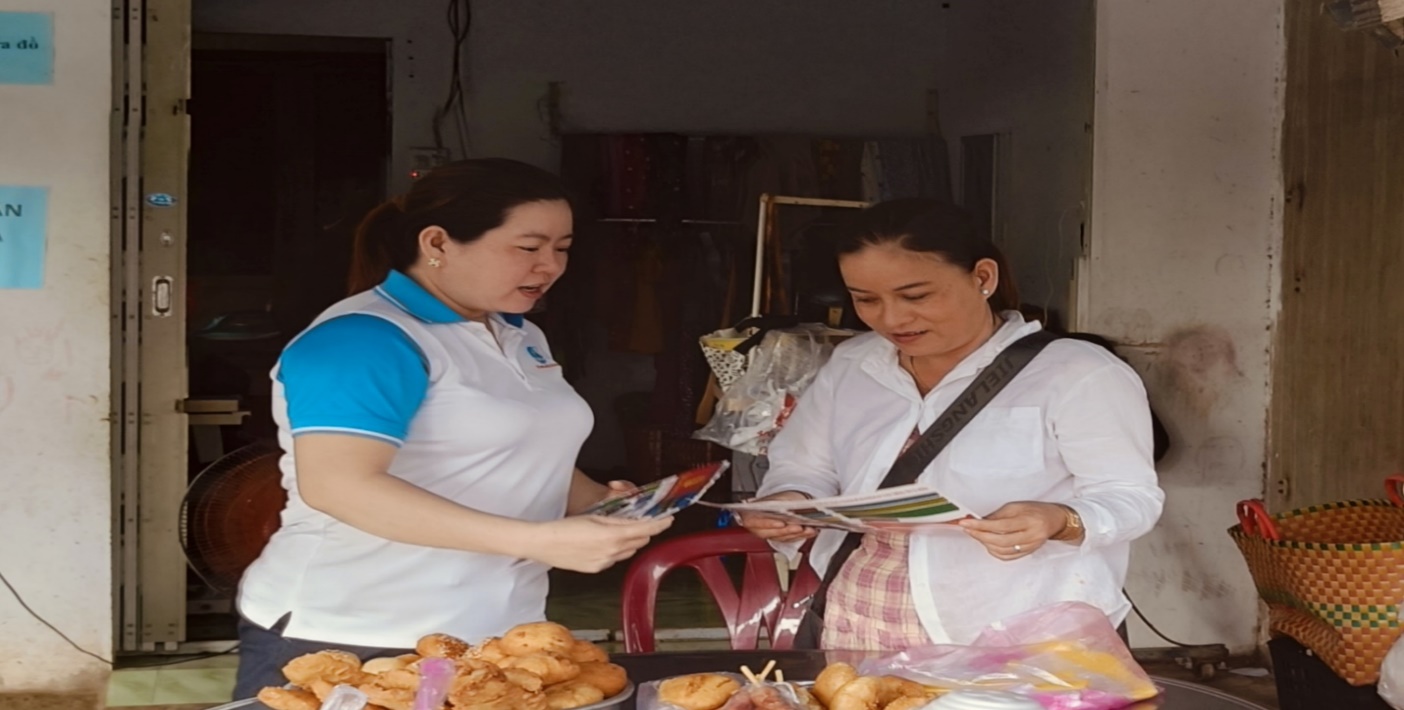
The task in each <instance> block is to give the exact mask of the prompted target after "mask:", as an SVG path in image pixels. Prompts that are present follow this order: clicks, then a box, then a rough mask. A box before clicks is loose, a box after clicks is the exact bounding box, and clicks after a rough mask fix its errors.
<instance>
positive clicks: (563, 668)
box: [498, 653, 580, 685]
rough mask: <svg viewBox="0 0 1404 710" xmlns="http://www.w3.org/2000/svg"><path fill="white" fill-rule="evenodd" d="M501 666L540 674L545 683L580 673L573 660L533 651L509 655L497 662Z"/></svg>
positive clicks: (561, 681)
mask: <svg viewBox="0 0 1404 710" xmlns="http://www.w3.org/2000/svg"><path fill="white" fill-rule="evenodd" d="M498 665H499V666H500V667H501V668H503V669H507V668H518V669H521V670H524V671H529V672H531V673H535V674H536V675H539V676H541V680H542V681H543V682H545V683H546V685H555V684H557V683H564V682H566V681H568V680H575V679H576V678H577V677H578V676H579V675H580V666H579V664H577V663H576V662H575V661H572V660H570V659H568V658H562V657H560V656H553V655H551V654H549V653H533V654H531V655H527V656H510V657H508V658H505V659H503V661H502V662H501V663H499V664H498Z"/></svg>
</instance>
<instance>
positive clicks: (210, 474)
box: [180, 442, 287, 593]
mask: <svg viewBox="0 0 1404 710" xmlns="http://www.w3.org/2000/svg"><path fill="white" fill-rule="evenodd" d="M282 455H283V451H282V449H280V448H278V446H277V445H276V444H274V443H272V442H257V443H253V444H249V445H247V446H244V447H243V448H240V449H237V450H235V451H232V452H230V453H228V454H226V455H225V456H223V457H221V458H220V459H219V460H217V461H215V462H214V463H212V464H210V465H209V467H207V468H206V469H205V470H203V471H201V472H200V473H199V475H197V476H196V477H195V480H193V481H191V482H190V487H189V489H187V490H186V492H185V499H184V500H183V501H181V505H180V539H181V546H182V547H183V548H184V549H185V559H186V560H187V561H188V562H189V563H190V567H191V568H192V569H194V570H195V573H196V574H198V575H200V578H201V579H203V580H204V581H205V583H206V584H208V585H209V586H210V587H211V588H213V589H214V590H216V591H219V592H226V593H232V592H233V591H234V590H235V589H236V588H237V587H238V586H239V578H240V577H242V576H243V574H244V570H245V569H247V568H248V566H249V565H251V564H253V561H254V560H255V559H258V555H259V553H260V552H262V551H263V547H264V545H266V544H268V538H270V537H272V535H273V533H274V532H275V531H276V530H277V529H278V525H279V514H280V513H281V512H282V510H283V504H284V503H286V502H287V492H286V491H284V490H283V486H282V475H283V474H282V471H281V470H280V469H279V468H278V459H279V458H280V457H281V456H282Z"/></svg>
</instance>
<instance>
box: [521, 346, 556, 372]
mask: <svg viewBox="0 0 1404 710" xmlns="http://www.w3.org/2000/svg"><path fill="white" fill-rule="evenodd" d="M526 351H527V354H528V355H530V356H531V359H533V360H535V361H536V364H537V366H539V367H547V366H549V365H550V364H551V361H550V360H547V359H546V356H545V355H542V354H541V351H540V350H537V349H536V346H534V345H528V346H527V349H526Z"/></svg>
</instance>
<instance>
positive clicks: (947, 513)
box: [707, 484, 972, 533]
mask: <svg viewBox="0 0 1404 710" xmlns="http://www.w3.org/2000/svg"><path fill="white" fill-rule="evenodd" d="M707 505H712V504H710V503H708V504H707ZM715 507H718V508H725V509H727V510H731V511H737V512H741V513H765V514H767V515H773V516H775V517H777V518H782V519H785V520H789V521H792V522H794V523H796V524H799V525H803V526H806V527H816V528H835V529H838V530H848V531H851V532H897V533H918V532H920V533H936V532H958V531H959V530H960V528H959V527H958V526H956V525H954V523H955V522H957V521H959V520H962V519H964V518H969V517H972V516H971V515H970V513H969V512H968V511H966V510H965V509H963V508H961V507H960V505H959V504H957V503H955V502H954V501H952V500H950V499H948V498H946V497H945V496H943V495H941V494H940V493H939V492H937V491H936V490H935V489H933V488H930V487H927V486H923V485H921V484H911V485H907V486H898V487H896V488H883V489H881V490H877V491H874V492H872V493H862V494H858V495H848V496H835V497H832V498H815V499H812V500H785V501H761V502H750V503H731V504H725V505H717V506H715Z"/></svg>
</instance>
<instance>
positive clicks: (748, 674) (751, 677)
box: [741, 666, 760, 685]
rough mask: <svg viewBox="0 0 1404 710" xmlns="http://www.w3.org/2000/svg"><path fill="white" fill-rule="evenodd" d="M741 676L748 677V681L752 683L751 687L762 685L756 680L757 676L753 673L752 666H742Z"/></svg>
mask: <svg viewBox="0 0 1404 710" xmlns="http://www.w3.org/2000/svg"><path fill="white" fill-rule="evenodd" d="M741 675H743V676H746V680H748V681H751V685H760V681H759V680H758V679H756V674H755V673H753V672H751V667H750V666H741Z"/></svg>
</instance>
